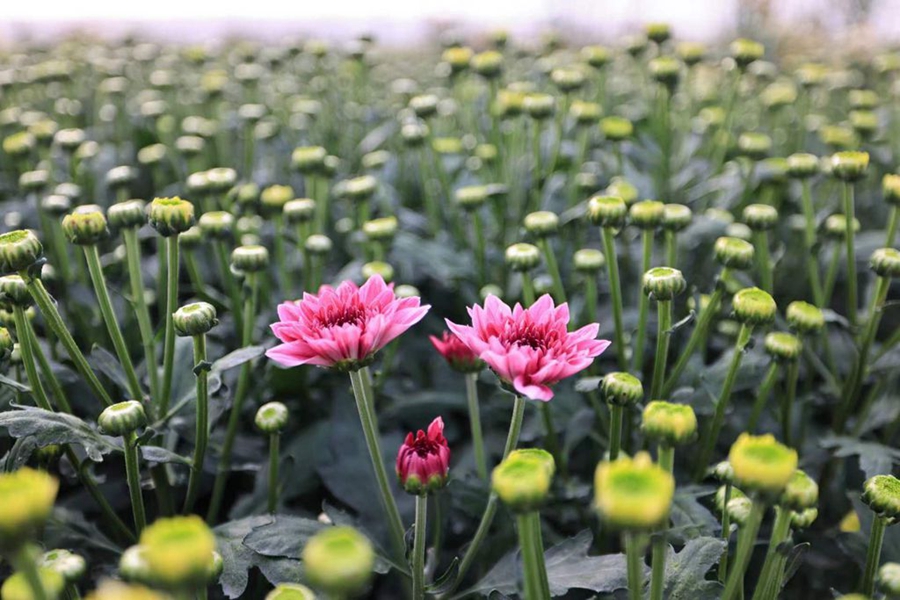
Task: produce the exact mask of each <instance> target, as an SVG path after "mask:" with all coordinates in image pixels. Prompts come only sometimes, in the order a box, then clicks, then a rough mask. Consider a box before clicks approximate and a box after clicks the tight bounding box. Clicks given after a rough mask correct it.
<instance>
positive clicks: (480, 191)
mask: <svg viewBox="0 0 900 600" xmlns="http://www.w3.org/2000/svg"><path fill="white" fill-rule="evenodd" d="M487 194H488V190H487V187H486V186H483V185H467V186H464V187H461V188H459V189H458V190H456V193H455V197H456V203H457V204H459V205H460V206H461V207H462V209H463V210H466V211H472V210H476V209H477V208H479V207H480V206H482V205H483V204H484V203H485V201H487Z"/></svg>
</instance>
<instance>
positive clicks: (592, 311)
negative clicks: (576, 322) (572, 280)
mask: <svg viewBox="0 0 900 600" xmlns="http://www.w3.org/2000/svg"><path fill="white" fill-rule="evenodd" d="M596 322H597V276H596V275H595V274H594V273H588V274H586V275H585V276H584V321H583V322H582V325H587V324H589V323H596Z"/></svg>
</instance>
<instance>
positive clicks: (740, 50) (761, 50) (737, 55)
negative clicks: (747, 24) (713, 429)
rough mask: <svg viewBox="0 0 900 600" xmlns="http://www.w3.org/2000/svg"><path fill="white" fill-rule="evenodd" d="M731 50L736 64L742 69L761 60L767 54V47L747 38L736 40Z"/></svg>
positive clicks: (732, 43)
mask: <svg viewBox="0 0 900 600" xmlns="http://www.w3.org/2000/svg"><path fill="white" fill-rule="evenodd" d="M729 49H730V50H731V57H732V58H734V62H736V63H737V65H738V66H739V67H741V68H746V67H747V66H748V65H749V64H750V63H752V62H754V61H757V60H759V59H761V58H762V57H763V54H765V52H766V48H765V46H763V45H762V44H760V43H759V42H756V41H753V40H748V39H746V38H739V39H736V40H734V41H733V42H731V46H730V47H729Z"/></svg>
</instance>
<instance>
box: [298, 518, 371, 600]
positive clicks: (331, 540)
mask: <svg viewBox="0 0 900 600" xmlns="http://www.w3.org/2000/svg"><path fill="white" fill-rule="evenodd" d="M301 558H302V560H303V566H304V568H305V569H306V576H307V577H308V578H309V581H310V583H312V584H313V586H315V587H317V588H319V589H321V590H322V591H324V592H325V593H326V594H329V595H334V596H340V597H344V596H352V595H355V594H358V593H360V592H361V591H362V590H363V589H364V588H365V587H366V586H367V585H368V583H369V579H370V578H371V576H372V567H373V566H374V563H375V551H374V550H373V549H372V544H371V542H369V540H368V539H366V537H365V536H364V535H362V534H361V533H359V532H358V531H356V530H355V529H353V528H352V527H329V528H327V529H323V530H322V531H320V532H318V533H317V534H315V535H314V536H313V537H311V538H310V539H309V541H308V542H307V543H306V546H305V547H304V548H303V553H302V555H301Z"/></svg>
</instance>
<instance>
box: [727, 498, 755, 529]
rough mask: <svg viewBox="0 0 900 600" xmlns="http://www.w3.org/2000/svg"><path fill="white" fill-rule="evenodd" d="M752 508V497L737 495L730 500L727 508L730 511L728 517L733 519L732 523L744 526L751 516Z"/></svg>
mask: <svg viewBox="0 0 900 600" xmlns="http://www.w3.org/2000/svg"><path fill="white" fill-rule="evenodd" d="M752 508H753V501H752V500H750V498H748V497H747V496H737V497H735V498H731V499H730V500H729V501H728V505H727V506H726V507H725V510H727V511H728V517H729V518H730V519H731V522H732V523H734V524H735V525H737V526H738V527H743V526H744V525H746V524H747V519H748V518H750V510H751V509H752Z"/></svg>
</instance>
